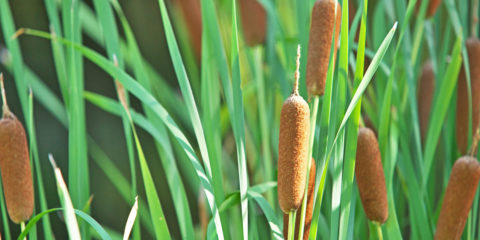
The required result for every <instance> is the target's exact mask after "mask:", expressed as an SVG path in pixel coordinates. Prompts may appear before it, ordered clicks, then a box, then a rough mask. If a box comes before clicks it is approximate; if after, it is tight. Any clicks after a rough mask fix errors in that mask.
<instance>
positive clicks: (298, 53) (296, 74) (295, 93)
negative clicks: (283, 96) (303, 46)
mask: <svg viewBox="0 0 480 240" xmlns="http://www.w3.org/2000/svg"><path fill="white" fill-rule="evenodd" d="M296 64H297V67H296V69H295V82H294V83H293V90H292V94H294V95H298V81H299V79H300V44H298V47H297V62H296Z"/></svg>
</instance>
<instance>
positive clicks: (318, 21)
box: [307, 0, 342, 96]
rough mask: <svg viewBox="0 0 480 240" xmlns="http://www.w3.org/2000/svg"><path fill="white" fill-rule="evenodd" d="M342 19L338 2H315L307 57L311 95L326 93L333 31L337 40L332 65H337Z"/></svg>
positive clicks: (334, 0) (332, 0)
mask: <svg viewBox="0 0 480 240" xmlns="http://www.w3.org/2000/svg"><path fill="white" fill-rule="evenodd" d="M335 14H336V16H335ZM341 19H342V10H341V8H340V5H339V4H338V3H337V1H336V0H318V1H317V2H315V5H314V6H313V10H312V25H311V27H310V39H309V41H308V57H307V89H308V93H309V94H310V95H319V96H321V95H323V93H324V92H325V81H326V78H327V71H328V62H329V59H330V50H331V46H332V36H333V29H334V28H335V40H334V48H333V59H332V64H335V59H336V56H337V42H338V34H339V33H340V22H341Z"/></svg>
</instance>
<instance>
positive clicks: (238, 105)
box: [227, 0, 248, 239]
mask: <svg viewBox="0 0 480 240" xmlns="http://www.w3.org/2000/svg"><path fill="white" fill-rule="evenodd" d="M235 3H236V1H235V0H232V46H231V68H232V88H233V105H234V106H233V110H234V112H235V114H234V115H233V116H232V117H231V119H233V121H234V122H233V123H232V125H233V129H234V135H235V143H236V146H237V165H238V176H239V179H240V199H241V202H242V203H241V211H242V220H243V221H242V223H243V239H247V236H248V200H247V189H248V177H247V174H248V173H247V157H246V152H245V127H244V126H245V122H244V121H245V120H244V110H243V108H244V107H243V98H242V88H241V86H240V82H241V76H240V59H239V56H238V55H239V54H238V51H239V50H238V28H237V10H236V4H235ZM227 98H228V97H227Z"/></svg>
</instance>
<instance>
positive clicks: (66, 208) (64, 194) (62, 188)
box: [48, 154, 81, 239]
mask: <svg viewBox="0 0 480 240" xmlns="http://www.w3.org/2000/svg"><path fill="white" fill-rule="evenodd" d="M48 158H49V159H50V163H51V164H52V167H53V170H54V172H55V180H56V182H57V189H58V196H59V198H60V202H61V204H62V206H63V214H64V217H65V224H66V225H67V229H68V236H69V238H70V239H81V236H80V230H79V228H78V223H77V218H76V217H75V211H74V209H73V204H72V200H71V199H70V194H69V193H68V189H67V185H66V184H65V182H64V180H63V176H62V172H61V171H60V168H58V167H57V164H56V163H55V160H54V159H53V156H52V155H51V154H50V155H49V156H48Z"/></svg>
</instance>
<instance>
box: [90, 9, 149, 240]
mask: <svg viewBox="0 0 480 240" xmlns="http://www.w3.org/2000/svg"><path fill="white" fill-rule="evenodd" d="M93 3H94V6H95V9H96V11H97V15H98V17H99V22H100V24H101V27H102V30H103V35H104V40H105V46H106V50H107V54H108V56H109V57H110V59H111V60H112V61H114V63H115V64H118V67H120V68H121V69H123V68H124V60H123V56H122V53H121V51H120V40H119V39H120V37H119V34H118V31H117V24H116V22H115V18H114V15H113V11H112V8H111V6H110V4H109V2H108V1H104V0H95V1H93ZM115 87H116V88H117V92H118V91H119V89H118V87H117V86H116V85H115ZM123 94H124V96H125V100H126V102H127V104H129V97H128V93H123ZM122 123H123V131H124V134H125V142H126V144H127V153H128V160H129V164H130V176H131V182H132V193H131V199H132V200H133V198H135V196H136V195H137V194H138V193H137V174H136V169H137V168H136V165H135V157H134V148H133V140H132V131H131V129H130V125H129V123H128V117H127V115H126V114H124V115H123V116H122ZM133 238H134V239H140V224H135V226H134V234H133Z"/></svg>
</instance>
